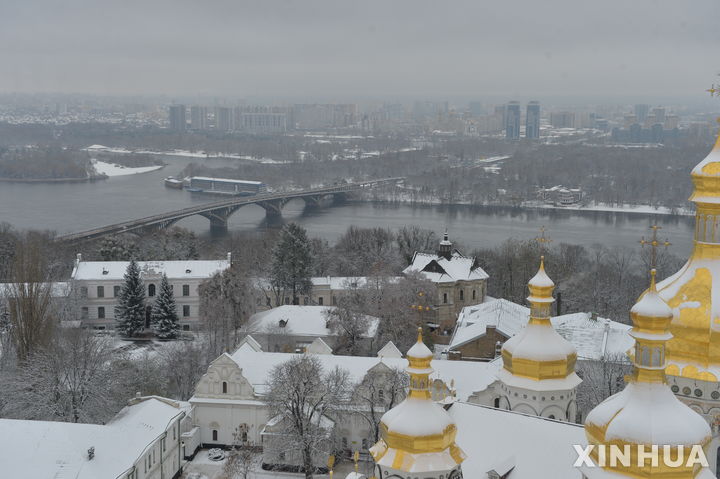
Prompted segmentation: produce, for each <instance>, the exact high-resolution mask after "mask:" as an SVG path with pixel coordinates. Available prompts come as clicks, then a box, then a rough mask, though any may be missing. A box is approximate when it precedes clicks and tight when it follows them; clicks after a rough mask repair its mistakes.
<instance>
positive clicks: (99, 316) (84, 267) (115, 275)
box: [71, 253, 232, 331]
mask: <svg viewBox="0 0 720 479" xmlns="http://www.w3.org/2000/svg"><path fill="white" fill-rule="evenodd" d="M129 264H130V262H129V261H83V259H82V255H81V254H78V255H77V259H76V260H75V267H74V268H73V271H72V275H71V282H72V285H73V288H75V294H76V297H77V298H78V302H79V306H80V315H81V319H82V322H83V324H84V325H85V326H89V327H91V328H93V329H114V328H115V324H116V321H115V311H114V310H115V306H116V305H117V299H118V297H119V296H120V291H121V290H122V286H123V283H124V275H125V271H126V270H127V267H128V265H129ZM137 264H138V267H139V268H140V278H141V279H142V281H143V283H144V286H145V296H146V307H145V310H146V314H145V326H146V328H149V327H150V312H151V309H152V305H153V302H154V300H155V296H156V295H157V294H158V293H159V292H160V281H161V280H162V276H163V274H166V275H167V278H168V282H169V283H170V286H171V287H172V289H173V293H174V296H175V303H176V305H177V313H178V318H179V320H180V321H179V324H180V328H181V329H182V330H184V331H190V330H194V329H197V325H198V322H199V320H200V293H199V287H200V284H201V283H202V282H203V281H205V280H207V279H209V278H211V277H212V276H214V275H215V274H217V273H221V272H222V271H224V270H226V269H228V268H229V267H230V265H231V264H232V258H231V255H230V253H228V254H227V258H226V259H223V260H194V261H138V262H137Z"/></svg>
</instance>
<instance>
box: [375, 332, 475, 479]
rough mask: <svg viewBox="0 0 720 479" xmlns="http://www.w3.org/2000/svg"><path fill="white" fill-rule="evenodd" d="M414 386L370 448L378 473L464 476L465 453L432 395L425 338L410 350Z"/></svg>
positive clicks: (385, 416) (384, 419)
mask: <svg viewBox="0 0 720 479" xmlns="http://www.w3.org/2000/svg"><path fill="white" fill-rule="evenodd" d="M407 360H408V363H409V364H408V367H407V368H406V369H405V370H406V371H407V372H408V374H409V375H410V389H409V392H408V396H407V397H406V398H405V400H404V401H403V402H401V403H400V404H398V405H397V406H395V407H394V408H392V409H390V410H389V411H387V412H386V413H385V414H383V416H382V418H381V419H380V434H381V439H380V440H379V441H378V442H377V443H376V444H375V445H374V446H373V447H371V448H370V454H371V455H372V457H373V459H374V460H375V467H376V469H377V471H376V472H377V476H378V477H389V476H392V477H406V476H410V475H412V477H416V476H418V477H422V478H423V479H425V478H431V479H440V478H441V477H442V478H447V479H453V478H456V477H462V474H461V472H460V464H461V463H462V462H463V460H465V453H464V452H463V451H462V449H460V447H458V445H457V444H455V434H456V432H457V428H456V427H455V423H454V422H453V420H452V418H451V417H450V414H449V413H448V412H447V411H446V410H445V409H443V408H442V406H440V405H438V404H436V403H435V402H433V400H432V399H431V394H430V375H431V374H432V372H433V369H432V367H431V362H432V352H431V351H430V349H429V348H428V347H427V346H425V344H424V343H423V341H422V329H420V328H418V339H417V342H416V343H415V344H414V345H413V346H412V347H411V348H410V350H409V351H408V352H407Z"/></svg>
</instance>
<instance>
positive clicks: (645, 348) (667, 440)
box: [583, 270, 715, 479]
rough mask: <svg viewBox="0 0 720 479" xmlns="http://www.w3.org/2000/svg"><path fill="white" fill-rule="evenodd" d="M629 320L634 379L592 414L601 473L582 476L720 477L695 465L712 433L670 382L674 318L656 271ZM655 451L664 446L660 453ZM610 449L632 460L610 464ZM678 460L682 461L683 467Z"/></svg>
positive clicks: (594, 455)
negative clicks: (694, 454)
mask: <svg viewBox="0 0 720 479" xmlns="http://www.w3.org/2000/svg"><path fill="white" fill-rule="evenodd" d="M630 317H631V319H632V322H633V328H632V330H631V331H630V335H631V336H632V337H633V338H634V339H635V354H634V364H633V366H634V367H633V373H632V375H631V376H630V377H629V382H628V384H627V386H626V387H625V389H623V390H622V391H621V392H619V393H617V394H615V395H614V396H611V397H609V398H608V399H606V400H605V401H603V402H602V403H601V404H600V405H598V406H597V407H596V408H595V409H593V410H592V411H591V412H590V413H589V414H588V416H587V419H586V421H585V433H586V435H587V439H588V443H589V445H591V446H593V449H592V451H591V453H590V457H591V459H592V461H593V463H594V465H595V466H596V467H587V466H586V467H585V468H584V469H583V473H584V474H585V476H586V477H587V478H588V479H611V478H612V479H617V478H621V477H632V478H638V477H641V478H671V479H694V478H711V477H715V476H714V475H713V474H712V473H711V472H710V471H709V470H708V469H707V468H703V467H701V464H699V463H698V462H696V461H691V460H690V459H691V456H690V454H691V450H692V447H693V446H701V447H704V446H705V445H706V444H707V443H708V442H709V441H710V427H709V426H708V424H707V423H706V422H705V420H704V419H703V418H702V417H701V416H700V415H698V414H697V413H695V412H694V411H693V410H692V409H690V408H689V407H688V406H686V405H685V404H683V403H682V402H680V400H679V399H677V398H676V397H675V395H674V394H673V393H672V391H671V390H670V388H669V386H668V385H667V382H666V380H665V353H666V344H667V342H668V340H670V339H671V338H672V335H671V334H670V332H669V326H670V322H671V321H672V317H673V312H672V310H671V309H670V307H669V306H668V305H667V303H665V301H663V300H662V298H661V297H660V295H659V294H658V291H657V288H656V286H655V270H652V272H651V281H650V288H649V289H648V290H647V291H646V292H645V293H644V294H643V295H641V297H640V299H639V301H638V302H637V303H636V304H635V306H633V307H632V309H631V310H630ZM653 445H657V446H659V448H658V449H657V450H656V451H655V452H653V449H652V446H653ZM611 448H616V450H617V451H620V452H621V453H623V454H627V455H629V457H627V458H625V457H623V460H622V461H621V460H618V458H619V457H620V456H617V455H615V456H614V457H615V458H616V459H615V460H611V457H612V456H613V452H611ZM665 448H667V449H668V452H667V454H666V452H665V450H664V449H665ZM679 457H683V461H680V463H679V464H678V463H677V461H678V458H679ZM668 458H669V459H668Z"/></svg>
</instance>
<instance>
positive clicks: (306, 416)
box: [265, 355, 351, 479]
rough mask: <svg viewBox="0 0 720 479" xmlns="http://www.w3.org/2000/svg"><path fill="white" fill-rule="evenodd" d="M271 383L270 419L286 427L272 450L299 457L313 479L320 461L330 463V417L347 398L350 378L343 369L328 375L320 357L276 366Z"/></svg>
mask: <svg viewBox="0 0 720 479" xmlns="http://www.w3.org/2000/svg"><path fill="white" fill-rule="evenodd" d="M268 383H269V384H268V385H269V388H268V394H267V396H266V397H265V402H266V403H267V405H268V416H269V417H270V418H277V419H278V421H282V423H283V425H284V430H283V431H282V433H281V434H278V435H277V436H276V438H277V441H278V442H277V443H276V444H273V445H272V446H270V447H282V448H284V450H287V451H291V452H296V453H298V454H299V456H300V457H301V463H302V469H303V472H304V473H305V477H306V478H307V479H311V478H312V477H313V474H314V473H315V471H316V469H317V468H318V466H319V465H320V463H319V462H318V461H319V458H323V459H327V456H328V454H329V452H330V451H329V448H330V447H331V445H330V442H329V441H328V435H329V434H330V431H329V430H328V428H327V427H326V426H327V425H328V422H329V419H328V418H327V414H328V413H329V412H330V411H332V410H333V409H336V408H338V407H339V406H340V405H341V404H342V401H343V399H345V398H346V397H347V395H348V391H349V388H350V386H351V385H350V379H349V374H348V373H347V371H345V370H342V369H339V368H336V369H334V370H332V371H328V372H325V371H324V370H323V366H322V363H321V362H320V360H319V359H318V358H317V357H315V356H312V355H301V356H297V357H295V358H293V359H291V360H289V361H286V362H284V363H282V364H279V365H278V366H276V367H275V368H274V369H273V370H272V372H271V373H270V378H269V382H268ZM271 422H272V419H271Z"/></svg>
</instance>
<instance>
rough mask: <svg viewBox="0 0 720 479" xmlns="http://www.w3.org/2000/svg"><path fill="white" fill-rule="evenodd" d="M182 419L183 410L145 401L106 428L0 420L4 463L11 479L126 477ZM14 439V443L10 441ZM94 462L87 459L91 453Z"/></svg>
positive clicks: (164, 401)
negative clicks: (151, 446) (91, 451)
mask: <svg viewBox="0 0 720 479" xmlns="http://www.w3.org/2000/svg"><path fill="white" fill-rule="evenodd" d="M179 414H183V410H182V409H181V407H180V404H178V403H175V402H172V401H170V400H167V399H163V398H155V397H149V398H141V400H140V401H139V402H137V403H135V404H134V405H132V406H127V407H125V408H124V409H123V410H122V411H120V412H119V413H118V414H117V415H116V416H115V418H113V419H112V420H111V421H110V422H108V423H107V424H106V425H98V424H75V423H66V422H53V421H30V420H17V419H0V435H2V437H4V438H6V439H8V440H5V441H3V445H2V447H0V463H2V467H3V474H4V475H7V476H8V477H33V478H34V477H37V478H65V477H67V478H73V479H97V478H100V477H107V478H116V477H120V476H121V475H122V474H124V473H126V472H127V471H128V470H129V469H130V468H131V467H132V466H133V463H134V462H136V461H137V460H138V459H139V457H140V456H141V455H142V454H143V453H144V452H145V448H146V447H147V446H148V445H149V444H151V443H153V442H154V441H155V440H156V439H158V438H159V437H160V436H162V435H163V434H164V433H165V430H166V429H167V427H168V426H169V425H170V422H171V421H172V420H173V419H174V418H175V417H176V416H178V415H179ZM9 439H11V440H9ZM90 447H94V448H95V457H94V458H93V459H92V460H89V459H88V453H87V451H88V449H89V448H90Z"/></svg>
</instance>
